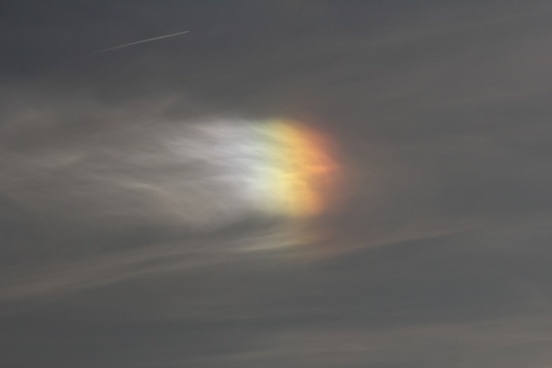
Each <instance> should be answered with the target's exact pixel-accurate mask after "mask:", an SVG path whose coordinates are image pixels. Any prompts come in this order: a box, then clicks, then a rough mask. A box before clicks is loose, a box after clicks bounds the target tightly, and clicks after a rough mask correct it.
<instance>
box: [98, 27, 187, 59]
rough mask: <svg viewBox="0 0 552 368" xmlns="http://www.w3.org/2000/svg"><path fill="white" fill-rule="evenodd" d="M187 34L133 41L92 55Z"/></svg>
mask: <svg viewBox="0 0 552 368" xmlns="http://www.w3.org/2000/svg"><path fill="white" fill-rule="evenodd" d="M188 32H190V31H184V32H178V33H173V34H169V35H165V36H159V37H153V38H147V39H145V40H141V41H135V42H130V43H125V44H122V45H119V46H113V47H109V48H107V49H102V50H98V51H96V52H94V53H95V54H98V53H100V52H106V51H111V50H116V49H122V48H123V47H128V46H133V45H138V44H139V43H144V42H151V41H156V40H160V39H163V38H169V37H174V36H178V35H181V34H184V33H188Z"/></svg>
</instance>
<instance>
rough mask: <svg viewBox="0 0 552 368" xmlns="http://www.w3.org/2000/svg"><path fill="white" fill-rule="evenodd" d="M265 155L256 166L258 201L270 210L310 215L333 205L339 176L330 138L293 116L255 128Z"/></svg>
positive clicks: (254, 182) (254, 184)
mask: <svg viewBox="0 0 552 368" xmlns="http://www.w3.org/2000/svg"><path fill="white" fill-rule="evenodd" d="M254 129H255V130H256V132H257V134H258V135H257V139H259V140H260V142H259V141H257V142H256V144H255V145H258V146H257V147H261V149H260V150H258V151H257V154H259V156H257V157H258V158H260V159H259V160H257V161H256V165H257V166H255V165H253V167H252V168H251V170H250V173H249V174H250V175H251V176H250V179H251V181H250V186H249V188H248V190H251V193H252V194H253V196H254V198H255V201H256V202H257V205H258V206H259V207H260V208H261V209H262V210H263V211H264V212H265V213H267V214H270V215H281V216H287V217H292V218H309V217H313V216H318V215H321V214H323V213H325V212H326V211H328V210H329V207H330V205H331V202H332V198H334V197H335V190H336V189H337V188H336V184H337V181H338V179H339V170H338V169H339V165H338V163H337V161H336V160H335V158H334V155H333V152H332V149H331V144H330V140H329V139H328V138H327V137H325V136H324V135H322V134H321V133H320V132H319V131H316V130H315V129H313V128H311V127H308V126H306V125H305V124H300V123H297V122H294V121H290V120H273V121H269V122H266V123H264V124H261V125H260V126H257V127H255V128H254Z"/></svg>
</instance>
